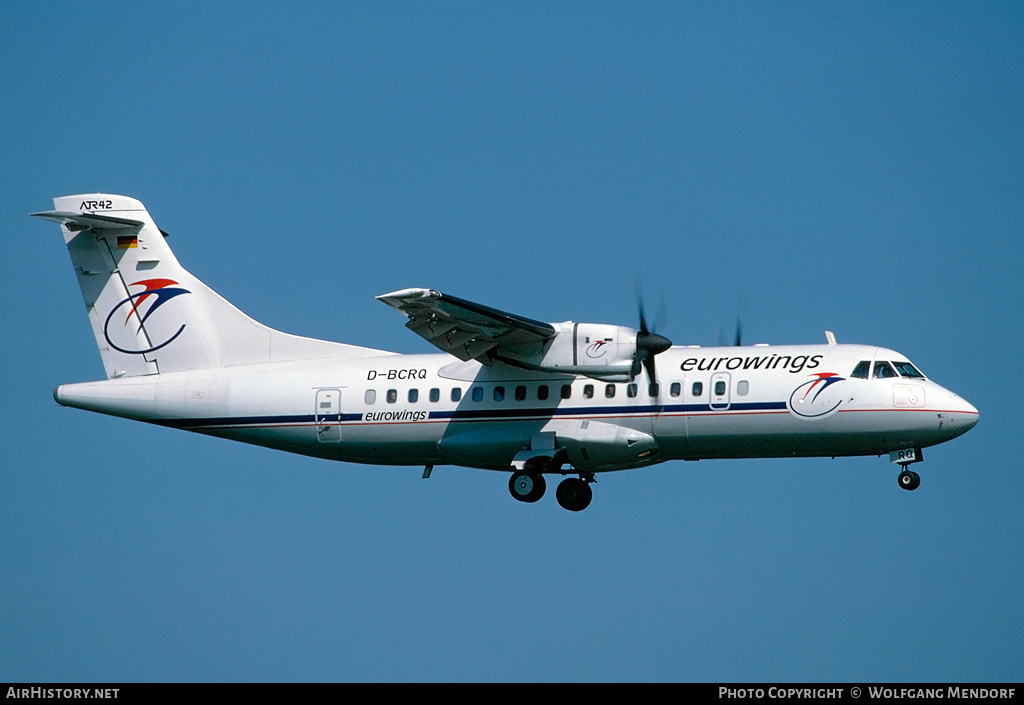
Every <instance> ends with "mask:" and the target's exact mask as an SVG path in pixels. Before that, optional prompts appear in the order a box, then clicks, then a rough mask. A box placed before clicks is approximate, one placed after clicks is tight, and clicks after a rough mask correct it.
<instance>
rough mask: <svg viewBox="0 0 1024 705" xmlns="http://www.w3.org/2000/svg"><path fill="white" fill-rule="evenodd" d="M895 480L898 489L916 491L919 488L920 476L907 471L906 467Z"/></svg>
mask: <svg viewBox="0 0 1024 705" xmlns="http://www.w3.org/2000/svg"><path fill="white" fill-rule="evenodd" d="M896 480H897V482H899V483H900V487H902V488H903V489H905V490H916V489H917V488H918V487H920V486H921V476H920V475H918V474H917V473H916V472H914V471H913V470H907V469H906V466H904V470H903V471H902V472H901V473H900V474H899V477H898V478H896Z"/></svg>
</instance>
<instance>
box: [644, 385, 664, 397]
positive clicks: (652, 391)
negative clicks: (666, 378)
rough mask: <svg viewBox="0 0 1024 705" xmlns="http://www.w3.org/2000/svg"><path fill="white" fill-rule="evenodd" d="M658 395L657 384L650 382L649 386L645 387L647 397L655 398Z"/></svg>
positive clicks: (658, 386)
mask: <svg viewBox="0 0 1024 705" xmlns="http://www.w3.org/2000/svg"><path fill="white" fill-rule="evenodd" d="M659 394H661V385H660V384H658V383H657V382H651V383H650V384H649V385H647V396H649V397H657V396H658V395H659Z"/></svg>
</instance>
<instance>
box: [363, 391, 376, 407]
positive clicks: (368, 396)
mask: <svg viewBox="0 0 1024 705" xmlns="http://www.w3.org/2000/svg"><path fill="white" fill-rule="evenodd" d="M363 401H365V402H366V403H367V404H372V403H373V402H375V401H377V390H376V389H367V390H366V393H365V394H363Z"/></svg>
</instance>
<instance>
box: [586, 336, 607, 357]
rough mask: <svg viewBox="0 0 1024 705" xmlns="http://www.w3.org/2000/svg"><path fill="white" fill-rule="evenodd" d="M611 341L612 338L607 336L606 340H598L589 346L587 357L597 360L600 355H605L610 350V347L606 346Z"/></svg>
mask: <svg viewBox="0 0 1024 705" xmlns="http://www.w3.org/2000/svg"><path fill="white" fill-rule="evenodd" d="M610 342H612V340H611V338H606V339H605V340H598V341H597V342H595V343H592V344H591V345H590V347H589V348H587V357H589V358H593V359H595V360H596V359H597V358H599V357H604V354H605V353H606V352H608V348H607V347H605V346H606V345H608V343H610Z"/></svg>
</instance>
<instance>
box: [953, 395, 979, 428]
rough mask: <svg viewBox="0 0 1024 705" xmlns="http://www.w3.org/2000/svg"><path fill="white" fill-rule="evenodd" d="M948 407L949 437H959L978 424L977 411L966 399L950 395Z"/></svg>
mask: <svg viewBox="0 0 1024 705" xmlns="http://www.w3.org/2000/svg"><path fill="white" fill-rule="evenodd" d="M950 397H951V399H950V405H949V413H948V415H947V417H948V424H949V431H950V437H952V438H956V437H957V436H961V435H963V434H965V433H967V432H968V431H970V430H971V429H972V428H974V426H975V424H977V423H978V415H979V414H978V410H977V409H976V408H975V407H974V405H973V404H971V403H970V402H969V401H967V400H966V399H961V398H960V397H958V396H957V395H956V394H950Z"/></svg>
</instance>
